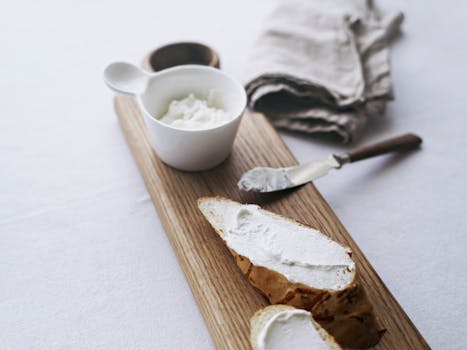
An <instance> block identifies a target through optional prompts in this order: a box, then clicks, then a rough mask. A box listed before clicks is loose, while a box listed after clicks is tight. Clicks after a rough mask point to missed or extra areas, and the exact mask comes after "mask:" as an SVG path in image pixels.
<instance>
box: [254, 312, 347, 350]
mask: <svg viewBox="0 0 467 350" xmlns="http://www.w3.org/2000/svg"><path fill="white" fill-rule="evenodd" d="M293 309H295V308H294V307H292V306H287V305H270V306H266V307H265V308H263V309H261V310H258V311H257V312H256V313H255V314H254V315H253V317H252V318H251V319H250V343H251V346H252V347H253V350H258V337H259V335H260V333H261V331H262V329H263V328H264V327H265V326H266V323H267V322H268V321H269V320H270V319H271V318H272V317H273V316H275V315H276V314H278V313H279V312H282V311H285V310H293ZM310 321H311V322H312V323H313V325H314V327H315V329H316V331H317V332H318V333H319V335H320V336H321V338H322V339H323V340H325V341H326V342H327V343H328V344H329V349H331V350H342V348H341V347H340V345H339V344H337V342H336V340H335V339H334V337H333V336H332V335H330V334H329V333H328V332H326V330H325V329H324V328H322V327H321V326H320V325H319V324H318V323H317V322H316V321H314V320H313V318H310Z"/></svg>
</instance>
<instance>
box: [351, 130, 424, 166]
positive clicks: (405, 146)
mask: <svg viewBox="0 0 467 350" xmlns="http://www.w3.org/2000/svg"><path fill="white" fill-rule="evenodd" d="M421 143H422V139H421V138H420V137H419V136H417V135H415V134H405V135H401V136H397V137H393V138H390V139H387V140H384V141H381V142H377V143H374V144H372V145H368V146H363V147H360V148H357V149H354V150H352V151H349V152H347V156H348V159H349V162H350V163H352V162H356V161H358V160H362V159H367V158H370V157H374V156H379V155H380V154H385V153H389V152H395V151H407V150H411V149H414V148H417V147H419V146H420V144H421Z"/></svg>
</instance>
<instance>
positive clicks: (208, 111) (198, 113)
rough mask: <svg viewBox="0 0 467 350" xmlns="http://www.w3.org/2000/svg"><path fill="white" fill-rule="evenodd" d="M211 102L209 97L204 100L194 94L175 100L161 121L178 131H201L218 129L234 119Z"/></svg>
mask: <svg viewBox="0 0 467 350" xmlns="http://www.w3.org/2000/svg"><path fill="white" fill-rule="evenodd" d="M210 100H211V98H209V96H208V99H207V100H204V99H201V98H198V97H196V96H195V95H194V94H189V95H188V96H187V97H185V98H183V99H180V100H173V101H172V102H170V105H169V108H168V110H167V112H166V113H165V114H164V115H163V116H161V117H160V118H159V121H160V122H162V123H164V124H167V125H170V126H172V127H174V128H178V129H185V130H201V129H210V128H215V127H218V126H220V125H223V124H225V123H227V122H229V121H231V120H232V119H233V117H232V115H230V114H229V113H227V112H226V111H224V110H223V109H221V108H216V107H215V106H213V104H212V102H211V101H210Z"/></svg>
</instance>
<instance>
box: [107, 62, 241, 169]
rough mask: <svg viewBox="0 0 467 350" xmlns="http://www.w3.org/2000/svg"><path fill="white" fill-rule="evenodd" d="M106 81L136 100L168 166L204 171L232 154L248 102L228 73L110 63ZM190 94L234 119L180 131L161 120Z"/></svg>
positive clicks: (157, 148) (188, 67) (113, 88)
mask: <svg viewBox="0 0 467 350" xmlns="http://www.w3.org/2000/svg"><path fill="white" fill-rule="evenodd" d="M104 80H105V82H106V83H107V85H108V86H109V87H110V88H111V89H112V90H114V91H116V92H119V93H123V94H127V95H132V96H134V97H135V98H136V100H137V102H138V105H139V108H140V109H141V112H142V115H143V116H144V120H145V122H146V125H147V128H148V131H149V135H150V136H151V140H152V145H153V148H154V150H155V152H156V153H157V155H158V156H159V158H160V159H161V160H162V161H163V162H164V163H166V164H168V165H170V166H172V167H174V168H177V169H180V170H186V171H200V170H206V169H209V168H212V167H214V166H216V165H218V164H220V163H221V162H222V161H224V160H225V159H226V158H227V157H228V156H229V154H230V152H231V150H232V145H233V142H234V139H235V136H236V134H237V130H238V126H239V124H240V121H241V118H242V115H243V112H244V110H245V107H246V102H247V98H246V93H245V89H244V88H243V86H242V85H241V84H240V83H239V82H238V81H236V80H235V79H233V78H231V77H229V76H228V75H227V74H225V73H223V72H222V71H220V70H218V69H215V68H211V67H205V66H199V65H183V66H177V67H173V68H168V69H164V70H163V71H161V72H156V73H147V72H145V71H143V70H141V69H139V68H138V67H136V66H134V65H131V64H128V63H112V64H110V65H109V66H108V67H107V68H106V69H105V71H104ZM191 93H193V94H195V95H196V96H197V97H198V98H203V99H206V100H207V99H209V100H210V101H212V104H213V106H214V107H216V108H221V109H223V110H224V111H226V112H227V113H229V114H230V115H231V116H232V117H233V118H232V119H231V120H230V121H228V122H226V123H225V124H222V125H220V126H217V127H212V128H208V129H201V130H186V129H178V128H175V127H173V126H170V125H167V124H164V123H162V122H160V121H159V120H158V119H157V118H158V117H160V116H162V115H164V114H165V113H166V111H167V109H168V106H169V104H170V102H171V101H173V100H179V99H182V98H184V97H186V96H188V95H189V94H191Z"/></svg>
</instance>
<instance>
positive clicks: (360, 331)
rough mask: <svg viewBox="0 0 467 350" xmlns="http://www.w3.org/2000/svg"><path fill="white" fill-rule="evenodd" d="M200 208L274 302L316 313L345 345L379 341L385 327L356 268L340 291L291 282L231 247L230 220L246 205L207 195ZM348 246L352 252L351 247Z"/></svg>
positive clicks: (282, 219) (256, 284) (253, 281)
mask: <svg viewBox="0 0 467 350" xmlns="http://www.w3.org/2000/svg"><path fill="white" fill-rule="evenodd" d="M198 207H199V209H200V210H201V212H202V213H203V215H204V216H205V217H206V219H207V220H208V221H209V223H210V224H211V226H212V227H213V228H214V230H215V231H216V232H217V234H219V236H220V237H221V238H222V239H223V240H224V242H225V243H226V245H227V247H228V248H229V250H230V252H231V253H232V255H233V257H234V258H235V261H236V263H237V265H238V267H239V268H240V270H241V271H242V272H243V274H245V276H246V277H247V278H248V280H249V281H250V283H251V284H252V285H253V286H254V287H255V288H256V289H257V290H259V291H260V292H261V293H262V294H263V295H264V296H265V297H266V298H268V299H269V301H270V302H271V303H272V304H286V305H290V306H293V307H296V308H301V309H304V310H308V311H310V312H312V314H313V318H314V319H315V320H316V321H317V322H318V323H319V324H320V325H321V326H322V327H323V328H324V329H326V330H327V331H328V332H329V333H330V334H332V335H333V336H334V338H335V339H336V340H337V342H338V343H339V344H341V345H342V346H343V347H348V348H366V347H370V346H374V345H375V344H376V343H378V341H379V340H380V338H381V336H382V334H383V333H384V330H380V329H379V328H378V326H377V323H376V319H375V316H374V313H373V310H372V306H371V304H370V302H369V300H368V298H367V296H366V293H365V291H364V290H363V288H362V285H361V283H360V280H359V277H358V274H357V273H356V271H355V272H353V275H352V278H351V280H349V281H348V283H347V284H346V285H345V286H344V287H342V288H339V289H338V290H331V289H327V288H322V287H320V288H316V287H313V286H312V285H308V284H304V283H299V282H291V281H290V280H289V279H287V277H285V276H284V275H283V274H281V273H279V272H278V271H276V270H273V269H270V268H269V266H260V265H258V266H257V265H255V264H253V263H252V262H251V260H250V259H252V257H248V256H243V255H240V254H239V253H238V252H236V251H235V250H234V249H232V247H230V246H229V244H228V242H227V241H226V238H227V235H228V234H229V232H228V228H227V222H228V220H230V217H231V216H232V215H235V213H237V212H238V211H239V210H240V209H242V207H243V205H242V204H240V203H238V202H235V201H232V200H229V199H226V198H223V197H203V198H200V199H199V200H198ZM259 210H260V212H261V214H264V215H267V216H268V217H270V218H272V219H274V220H279V221H280V222H281V223H282V222H283V223H287V225H288V226H290V225H291V224H292V225H293V227H295V228H297V229H298V228H300V229H303V228H306V229H309V230H310V233H311V232H312V231H313V232H314V234H315V235H316V230H314V229H312V228H310V227H308V226H306V225H302V224H300V223H298V222H296V221H293V220H291V219H288V218H285V217H282V216H280V215H277V214H274V213H272V212H269V211H266V210H263V209H259ZM290 234H291V235H292V234H294V232H290ZM319 235H320V236H322V239H323V240H328V241H331V240H330V239H329V238H328V237H327V236H324V235H322V234H320V233H319ZM332 242H334V241H332ZM333 244H336V243H335V242H334V243H333ZM342 248H345V247H342ZM345 249H347V251H348V252H350V250H349V249H348V248H345ZM349 255H350V254H349ZM253 260H254V259H253Z"/></svg>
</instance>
